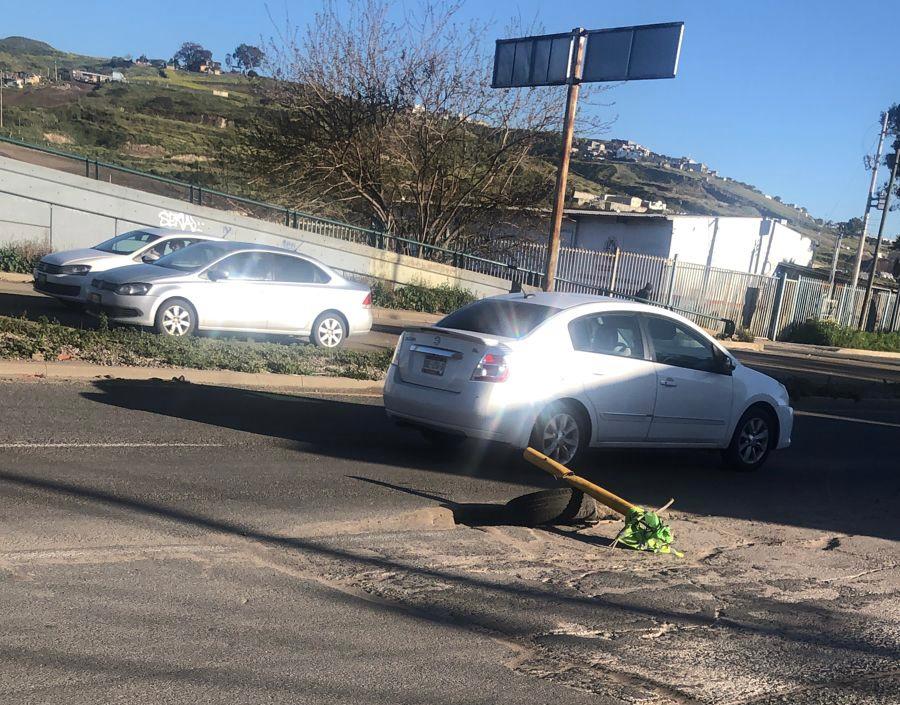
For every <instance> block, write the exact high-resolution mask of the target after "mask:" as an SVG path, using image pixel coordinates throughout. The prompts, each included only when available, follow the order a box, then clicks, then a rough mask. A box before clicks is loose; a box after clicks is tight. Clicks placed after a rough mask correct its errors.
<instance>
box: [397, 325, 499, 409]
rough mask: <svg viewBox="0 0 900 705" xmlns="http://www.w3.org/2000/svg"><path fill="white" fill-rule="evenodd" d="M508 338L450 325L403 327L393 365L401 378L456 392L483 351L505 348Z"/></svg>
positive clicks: (472, 370) (470, 373)
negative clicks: (404, 328)
mask: <svg viewBox="0 0 900 705" xmlns="http://www.w3.org/2000/svg"><path fill="white" fill-rule="evenodd" d="M508 340H509V339H507V338H499V337H495V336H488V335H483V334H480V333H472V332H470V331H460V330H453V329H450V328H438V327H436V326H435V327H428V328H415V329H411V330H407V331H406V332H405V333H404V334H403V338H402V340H401V342H400V349H399V351H398V354H397V367H398V371H399V373H400V378H401V379H402V380H403V381H404V382H408V383H410V384H416V385H419V386H421V387H429V388H431V389H441V390H444V391H447V392H455V393H459V392H461V391H462V389H463V387H464V386H465V385H466V384H467V383H468V382H469V381H470V380H471V378H472V373H473V372H474V371H475V368H476V367H477V365H478V363H479V362H481V358H482V357H483V356H484V354H485V353H486V352H490V351H492V350H493V351H501V352H502V351H508V348H507V346H506V345H505V343H506V342H507V341H508Z"/></svg>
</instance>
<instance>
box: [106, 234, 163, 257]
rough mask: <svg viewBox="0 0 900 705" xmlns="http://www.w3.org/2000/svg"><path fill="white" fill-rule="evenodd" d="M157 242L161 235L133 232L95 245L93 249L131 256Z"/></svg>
mask: <svg viewBox="0 0 900 705" xmlns="http://www.w3.org/2000/svg"><path fill="white" fill-rule="evenodd" d="M156 240H159V235H154V234H153V233H147V232H144V231H143V230H132V231H131V232H127V233H123V234H122V235H117V236H116V237H114V238H112V239H110V240H106V241H105V242H101V243H100V244H99V245H94V247H93V249H95V250H100V251H101V252H110V253H112V254H114V255H130V254H134V253H135V252H137V251H138V250H140V249H141V248H142V247H145V246H146V245H149V244H150V243H151V242H155V241H156Z"/></svg>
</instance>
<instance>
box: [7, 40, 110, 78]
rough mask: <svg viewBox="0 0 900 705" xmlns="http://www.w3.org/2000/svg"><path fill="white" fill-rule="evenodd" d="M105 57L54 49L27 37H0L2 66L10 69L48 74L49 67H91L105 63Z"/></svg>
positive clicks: (51, 69)
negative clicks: (99, 57)
mask: <svg viewBox="0 0 900 705" xmlns="http://www.w3.org/2000/svg"><path fill="white" fill-rule="evenodd" d="M104 61H105V59H98V58H96V57H93V56H82V55H80V54H70V53H67V52H64V51H59V50H58V49H54V48H53V47H52V46H50V45H49V44H46V43H45V42H39V41H37V40H35V39H28V38H27V37H7V38H6V39H0V67H3V68H4V69H6V70H9V71H31V72H33V73H39V74H41V75H42V76H47V75H48V74H47V71H48V69H49V70H50V71H51V72H52V71H53V69H54V67H56V68H75V67H77V68H89V67H95V66H99V65H101V64H103V63H104Z"/></svg>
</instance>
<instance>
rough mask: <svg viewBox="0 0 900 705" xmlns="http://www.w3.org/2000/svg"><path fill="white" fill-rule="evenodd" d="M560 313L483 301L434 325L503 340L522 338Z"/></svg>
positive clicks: (541, 307) (527, 305) (534, 306)
mask: <svg viewBox="0 0 900 705" xmlns="http://www.w3.org/2000/svg"><path fill="white" fill-rule="evenodd" d="M560 310H561V309H558V308H554V307H553V306H544V305H542V304H532V303H526V302H524V301H510V300H509V299H484V300H482V301H477V302H475V303H474V304H471V305H469V306H466V307H465V308H461V309H460V310H459V311H455V312H453V313H451V314H450V315H449V316H447V317H446V318H443V319H441V321H440V322H438V324H437V325H438V326H439V327H441V328H454V329H456V330H467V331H472V332H473V333H486V334H488V335H497V336H501V337H504V338H523V337H525V336H526V335H528V334H529V333H530V332H531V331H533V330H534V329H535V328H537V327H538V326H539V325H540V324H541V323H543V322H544V321H546V320H547V319H548V318H550V316H552V315H554V314H556V313H559V311H560Z"/></svg>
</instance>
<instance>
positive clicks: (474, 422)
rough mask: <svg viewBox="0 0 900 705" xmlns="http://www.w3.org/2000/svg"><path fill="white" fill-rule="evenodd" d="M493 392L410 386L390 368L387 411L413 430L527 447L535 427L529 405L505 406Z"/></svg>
mask: <svg viewBox="0 0 900 705" xmlns="http://www.w3.org/2000/svg"><path fill="white" fill-rule="evenodd" d="M494 391H495V390H494V389H491V388H490V387H489V385H487V384H481V385H479V387H478V388H476V390H471V389H467V390H466V391H464V392H461V393H456V392H447V391H443V390H440V389H432V388H430V387H422V386H420V385H417V384H410V383H408V382H404V381H403V380H402V379H400V375H399V373H398V368H397V366H396V365H391V366H390V368H389V369H388V374H387V378H386V379H385V383H384V408H385V411H387V414H388V416H390V417H391V418H393V419H396V420H400V421H404V422H406V423H409V424H411V425H414V426H421V427H425V428H434V429H438V430H441V431H449V432H453V433H458V434H462V435H464V436H467V437H469V438H480V439H483V440H489V441H499V442H501V443H508V444H510V445H513V446H517V447H519V446H521V447H524V446H525V445H527V441H528V435H529V433H530V431H531V425H532V419H531V407H530V405H526V406H510V405H507V404H504V403H503V401H502V399H498V398H497V397H496V396H495V395H494V394H492V392H494Z"/></svg>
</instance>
